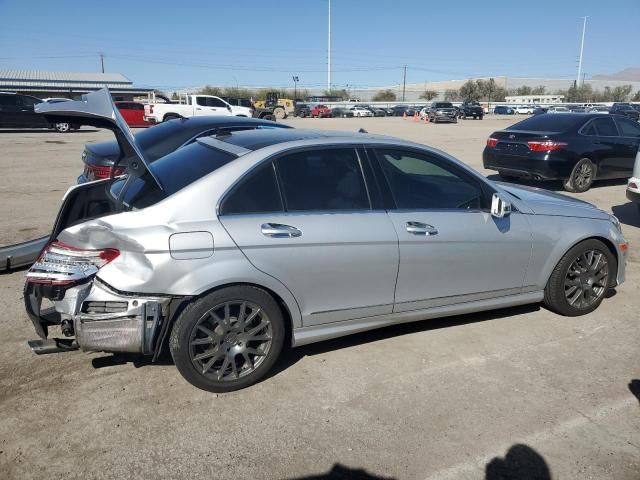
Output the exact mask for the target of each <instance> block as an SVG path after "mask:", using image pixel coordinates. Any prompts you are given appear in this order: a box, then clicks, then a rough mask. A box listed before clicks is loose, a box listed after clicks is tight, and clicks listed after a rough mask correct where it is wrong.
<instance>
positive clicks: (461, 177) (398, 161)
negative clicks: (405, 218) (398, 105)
mask: <svg viewBox="0 0 640 480" xmlns="http://www.w3.org/2000/svg"><path fill="white" fill-rule="evenodd" d="M377 153H378V157H379V159H380V163H381V166H382V170H383V172H384V175H385V177H386V179H387V182H388V185H389V188H390V189H391V194H392V196H393V198H394V201H395V203H396V207H397V208H399V209H403V210H424V209H464V210H470V209H474V210H475V209H480V208H484V207H485V205H484V203H485V202H484V194H483V191H482V188H481V186H480V184H479V182H478V181H477V180H475V179H474V178H472V177H471V176H469V175H467V174H465V173H463V172H460V171H458V169H457V168H455V167H452V166H451V165H449V164H448V162H447V161H446V160H443V159H437V158H436V157H434V156H432V155H429V154H420V153H413V152H407V151H401V150H379V151H378V152H377Z"/></svg>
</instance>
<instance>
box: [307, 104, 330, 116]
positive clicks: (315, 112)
mask: <svg viewBox="0 0 640 480" xmlns="http://www.w3.org/2000/svg"><path fill="white" fill-rule="evenodd" d="M316 117H317V118H322V117H331V109H330V108H329V107H327V106H326V105H315V106H314V107H312V108H311V118H316Z"/></svg>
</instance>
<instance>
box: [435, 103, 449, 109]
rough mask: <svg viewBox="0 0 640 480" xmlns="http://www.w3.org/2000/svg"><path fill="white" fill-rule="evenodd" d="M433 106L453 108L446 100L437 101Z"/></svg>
mask: <svg viewBox="0 0 640 480" xmlns="http://www.w3.org/2000/svg"><path fill="white" fill-rule="evenodd" d="M434 106H435V108H453V104H452V103H448V102H437V103H436V104H435V105H434Z"/></svg>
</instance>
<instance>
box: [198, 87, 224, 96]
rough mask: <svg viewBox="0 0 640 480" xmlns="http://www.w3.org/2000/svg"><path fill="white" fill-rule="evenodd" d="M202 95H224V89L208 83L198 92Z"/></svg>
mask: <svg viewBox="0 0 640 480" xmlns="http://www.w3.org/2000/svg"><path fill="white" fill-rule="evenodd" d="M198 93H199V94H200V95H213V96H215V97H219V96H220V95H222V89H221V88H219V87H212V86H210V85H206V86H205V87H204V88H203V89H202V90H200V91H199V92H198Z"/></svg>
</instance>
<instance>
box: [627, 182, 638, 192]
mask: <svg viewBox="0 0 640 480" xmlns="http://www.w3.org/2000/svg"><path fill="white" fill-rule="evenodd" d="M627 188H633V189H634V190H638V184H637V183H636V182H629V185H627Z"/></svg>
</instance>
